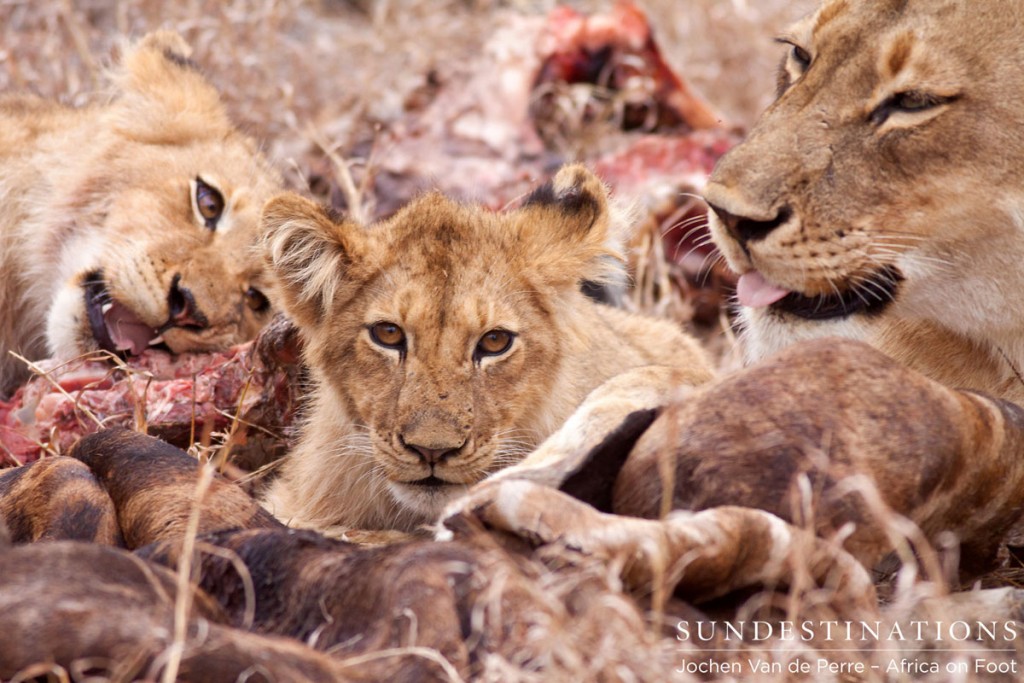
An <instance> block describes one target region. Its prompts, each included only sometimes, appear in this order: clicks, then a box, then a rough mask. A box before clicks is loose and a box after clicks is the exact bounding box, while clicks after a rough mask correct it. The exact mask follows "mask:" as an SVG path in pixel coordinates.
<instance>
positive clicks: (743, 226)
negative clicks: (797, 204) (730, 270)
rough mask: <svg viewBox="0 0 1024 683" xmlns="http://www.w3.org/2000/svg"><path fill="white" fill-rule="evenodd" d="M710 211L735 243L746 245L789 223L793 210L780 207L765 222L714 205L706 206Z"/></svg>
mask: <svg viewBox="0 0 1024 683" xmlns="http://www.w3.org/2000/svg"><path fill="white" fill-rule="evenodd" d="M708 206H710V207H711V210H712V211H714V212H715V215H716V216H718V219H719V220H720V221H722V224H723V225H725V229H726V230H728V231H729V234H730V235H732V236H733V237H734V238H735V239H736V241H737V242H739V243H740V244H746V243H747V242H751V241H754V240H759V239H763V238H764V237H767V236H768V233H770V232H771V231H772V230H774V229H775V228H777V227H779V226H780V225H782V224H784V223H786V222H788V221H789V219H790V218H791V217H792V216H793V210H792V209H791V208H789V207H788V206H785V205H784V206H782V207H780V208H779V210H778V212H777V213H776V214H775V218H772V219H771V220H767V221H759V220H754V219H752V218H747V217H746V216H737V215H736V214H733V213H730V212H728V211H726V210H725V209H723V208H722V207H720V206H715V205H714V204H708Z"/></svg>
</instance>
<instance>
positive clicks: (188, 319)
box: [167, 275, 209, 327]
mask: <svg viewBox="0 0 1024 683" xmlns="http://www.w3.org/2000/svg"><path fill="white" fill-rule="evenodd" d="M167 310H168V312H169V315H170V317H169V319H168V324H170V325H172V326H174V327H208V326H209V321H208V320H207V319H206V316H205V315H203V312H202V311H200V310H199V306H197V305H196V299H195V297H194V296H192V292H191V291H190V290H189V289H188V288H187V287H182V286H181V275H175V276H174V279H173V280H171V289H170V291H169V292H168V293H167Z"/></svg>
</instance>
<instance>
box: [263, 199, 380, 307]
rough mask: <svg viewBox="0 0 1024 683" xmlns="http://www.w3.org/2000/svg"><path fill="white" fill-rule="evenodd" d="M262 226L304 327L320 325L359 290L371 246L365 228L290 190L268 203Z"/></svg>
mask: <svg viewBox="0 0 1024 683" xmlns="http://www.w3.org/2000/svg"><path fill="white" fill-rule="evenodd" d="M261 229H262V234H263V247H264V254H265V256H266V259H267V261H268V263H269V266H270V268H271V269H272V270H273V271H274V273H275V275H276V276H277V279H278V282H279V283H280V291H281V295H282V296H283V298H284V300H283V301H282V302H281V303H282V304H283V307H284V309H285V311H287V313H288V315H290V316H291V318H292V320H294V321H295V322H296V323H298V324H299V326H300V327H315V326H318V325H320V324H321V323H323V322H324V321H325V320H326V319H327V318H328V316H329V315H330V313H331V310H332V309H333V307H334V306H335V305H337V304H339V303H343V302H344V301H347V300H348V299H349V298H351V296H352V295H353V294H354V293H355V291H356V289H357V288H358V280H359V277H360V276H361V274H362V273H363V271H364V270H365V269H366V267H367V263H366V259H365V257H366V255H367V253H368V251H369V250H368V245H367V240H366V236H365V233H364V232H363V229H362V227H360V226H359V225H356V224H355V223H353V222H352V221H348V220H340V221H335V220H333V219H332V218H331V216H329V215H328V213H327V212H326V211H325V210H324V209H323V208H322V207H321V206H320V205H319V204H317V203H316V202H313V201H310V200H309V199H306V198H304V197H300V196H299V195H297V194H295V193H294V192H287V193H285V194H281V195H278V196H277V197H274V198H273V199H271V200H270V201H269V202H267V204H266V205H265V206H264V207H263V217H262V225H261Z"/></svg>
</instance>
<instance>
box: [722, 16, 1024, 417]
mask: <svg viewBox="0 0 1024 683" xmlns="http://www.w3.org/2000/svg"><path fill="white" fill-rule="evenodd" d="M1022 31H1024V8H1022V7H1021V5H1020V3H1017V2H1014V1H1013V0H995V1H993V2H986V3H968V2H962V1H961V0H940V1H937V2H923V1H921V0H910V1H909V2H895V1H893V0H870V1H867V2H848V1H845V2H844V1H830V2H826V3H824V5H823V7H822V9H821V10H820V11H819V12H818V13H817V14H816V15H814V16H812V17H809V18H808V19H807V20H805V21H803V22H801V23H799V24H798V25H797V26H795V27H794V28H793V29H791V30H790V31H789V32H787V34H786V35H785V39H786V40H787V41H791V42H792V43H793V44H795V45H798V46H800V48H802V50H803V51H805V53H806V55H807V56H809V57H810V58H811V59H810V66H809V67H808V68H806V70H805V69H804V67H803V65H802V64H801V61H800V59H799V58H798V57H799V55H798V54H796V53H794V54H791V55H790V56H789V57H788V59H787V61H786V63H785V64H784V66H783V74H782V77H781V86H782V88H781V89H782V92H781V94H780V96H779V98H778V100H777V101H776V102H775V103H774V104H773V105H772V106H771V107H770V108H769V109H768V110H767V111H766V112H765V114H764V115H763V117H762V118H761V120H760V121H759V123H758V124H757V125H756V126H755V128H754V129H753V130H752V131H751V133H750V135H749V138H748V140H747V141H746V142H745V143H744V144H742V145H740V146H739V147H737V148H735V149H734V150H733V151H731V152H730V153H729V154H728V155H726V156H725V157H724V158H723V159H722V160H721V161H720V163H719V164H718V167H717V168H716V169H715V172H714V174H713V175H712V177H711V180H710V182H709V184H708V186H707V188H706V191H705V194H706V197H707V199H708V201H709V203H710V204H711V205H713V206H714V207H716V208H717V210H718V211H717V213H716V212H712V214H711V230H712V233H713V235H714V238H715V242H716V243H717V245H718V246H719V249H720V250H721V251H722V253H723V254H724V255H725V257H726V259H727V261H728V262H729V265H730V266H731V267H732V268H734V269H735V270H736V271H737V272H740V273H745V272H748V271H750V270H751V269H756V270H757V271H759V272H760V273H762V274H763V276H764V278H765V279H766V280H767V281H768V282H770V283H771V284H773V285H777V286H779V287H782V288H784V289H787V290H791V291H793V292H798V293H800V294H803V295H805V296H809V297H818V296H820V295H827V294H830V293H834V292H849V291H852V290H857V291H858V292H859V294H860V295H862V296H868V297H870V296H871V292H872V290H873V289H876V288H877V287H876V285H874V284H870V283H867V282H866V279H871V278H872V276H873V274H875V273H877V272H878V271H879V269H882V268H886V267H888V268H892V269H894V270H895V272H898V274H899V276H900V277H901V278H902V281H900V282H899V284H898V287H897V290H896V295H895V300H894V301H892V303H891V304H890V305H888V306H887V307H885V308H884V310H882V311H881V312H879V313H877V314H875V315H868V314H861V313H857V314H853V315H850V316H848V317H845V318H836V319H832V320H825V321H822V320H817V321H815V320H807V319H802V318H799V317H796V316H793V315H791V314H785V313H779V312H778V310H777V308H775V307H772V308H744V309H743V310H742V317H743V319H744V321H745V325H746V334H745V337H744V340H743V341H744V344H745V348H746V352H747V356H748V359H749V360H750V361H752V362H753V361H757V360H760V359H761V358H764V357H766V356H767V355H769V354H771V353H774V352H776V351H778V350H779V349H781V348H783V347H785V346H788V345H789V344H791V343H793V342H795V341H798V340H801V339H809V338H817V337H823V336H827V335H840V336H844V337H848V338H854V339H860V340H863V341H866V342H868V343H870V344H871V345H872V346H875V347H876V348H879V349H881V350H883V351H885V352H886V353H887V354H888V355H890V356H892V357H894V358H896V359H897V360H899V361H900V362H902V363H904V364H906V365H908V366H910V367H912V368H914V369H916V370H919V371H921V372H923V373H924V374H926V375H928V376H929V377H931V378H933V379H936V380H938V381H940V382H943V383H945V384H948V385H952V386H964V387H970V388H974V389H980V390H983V391H987V392H991V393H993V394H995V395H997V396H1000V397H1002V398H1007V399H1010V400H1014V401H1017V402H1020V401H1021V400H1024V380H1022V379H1021V377H1020V375H1021V369H1022V368H1024V298H1022V297H1021V296H1020V292H1021V291H1024V267H1022V266H1021V264H1022V263H1024V183H1022V181H1021V174H1020V169H1021V168H1022V167H1024V137H1022V136H1021V135H1020V131H1021V130H1022V128H1024V76H1022V74H1024V70H1022V67H1024V43H1022V42H1021V40H1020V35H1021V32H1022ZM901 94H910V95H911V99H910V100H909V101H910V103H911V104H913V102H914V98H915V97H916V98H917V100H918V102H920V99H921V96H925V97H927V98H930V100H931V101H930V102H929V103H928V104H927V106H919V107H917V108H916V109H915V108H914V107H906V106H903V107H900V106H896V107H893V106H892V105H893V104H894V103H896V104H899V99H898V98H899V97H900V95H901ZM893 98H896V99H893ZM786 212H788V215H787V213H786ZM730 215H731V216H732V218H731V219H730ZM780 216H781V217H782V219H783V220H781V221H780V224H779V225H777V226H776V227H774V229H771V230H770V231H768V232H767V233H766V234H762V235H760V236H759V237H756V238H753V239H750V240H748V241H747V242H746V245H745V247H744V246H743V245H741V240H740V239H738V233H739V232H742V230H743V229H744V228H747V229H750V228H752V227H756V225H757V224H760V225H762V226H763V225H764V224H766V223H769V222H771V221H774V220H776V219H778V218H779V217H780ZM736 220H739V221H745V222H743V223H737V222H735V221H736Z"/></svg>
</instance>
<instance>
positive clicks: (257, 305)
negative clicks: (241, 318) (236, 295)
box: [245, 287, 270, 313]
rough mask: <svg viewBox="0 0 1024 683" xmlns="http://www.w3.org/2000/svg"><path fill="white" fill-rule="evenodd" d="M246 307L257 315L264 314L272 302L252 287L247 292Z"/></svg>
mask: <svg viewBox="0 0 1024 683" xmlns="http://www.w3.org/2000/svg"><path fill="white" fill-rule="evenodd" d="M245 305H246V306H248V307H249V308H250V309H252V310H253V312H255V313H263V312H264V311H266V310H267V309H268V308H270V300H269V299H267V296H266V295H265V294H264V293H263V292H261V291H260V290H258V289H256V288H255V287H250V288H249V289H247V290H245Z"/></svg>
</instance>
